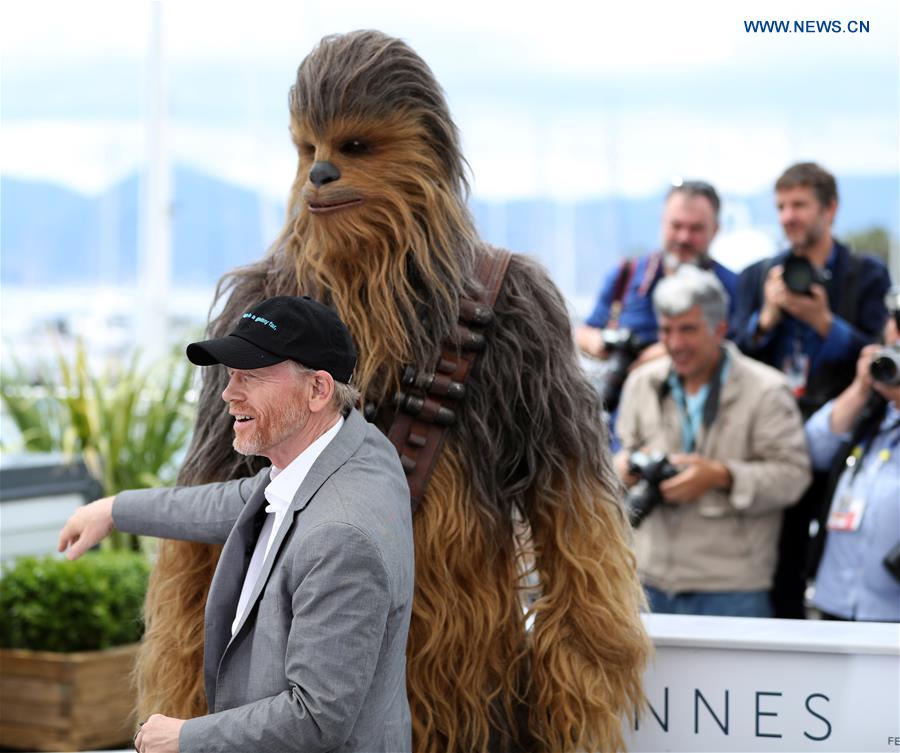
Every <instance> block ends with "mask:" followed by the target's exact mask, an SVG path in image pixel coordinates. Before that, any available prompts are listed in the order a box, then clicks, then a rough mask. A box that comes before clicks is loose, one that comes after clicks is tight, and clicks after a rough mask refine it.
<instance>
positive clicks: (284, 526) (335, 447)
mask: <svg viewBox="0 0 900 753" xmlns="http://www.w3.org/2000/svg"><path fill="white" fill-rule="evenodd" d="M366 426H367V424H366V420H365V419H364V418H363V417H362V415H360V413H359V412H358V411H355V410H353V411H350V415H349V416H347V418H346V419H345V421H344V425H343V426H342V427H341V430H340V431H339V432H338V433H337V435H336V436H335V438H334V439H333V440H331V442H330V443H329V444H328V446H327V447H326V448H325V449H324V450H322V454H321V455H319V457H318V458H316V462H315V463H313V465H312V468H310V469H309V473H307V474H306V478H305V479H303V483H302V484H300V488H299V489H297V493H296V494H295V495H294V500H293V502H291V507H290V509H289V510H288V513H287V515H286V516H285V519H284V521H282V523H281V527H280V528H279V529H278V530H277V531H275V532H274V533H273V534H272V535H273V536H274V540H273V541H272V546H271V548H270V549H269V554H268V556H267V557H266V559H265V562H263V566H262V570H261V571H260V573H259V578H258V579H257V581H256V583H255V584H254V586H253V590H252V591H251V592H250V599H249V601H248V602H247V608H246V609H245V610H244V615H243V617H242V618H241V621H240V623H239V624H238V627H237V630H235V631H234V634H235V635H237V634H238V633H240V632H241V630H242V629H243V627H244V623H245V622H246V621H247V617H248V615H249V614H250V612H251V611H252V610H253V607H254V606H255V605H256V602H257V601H258V600H259V596H260V594H261V593H262V590H263V588H264V587H265V585H266V582H267V581H268V580H269V575H270V574H271V573H272V566H273V564H274V563H275V558H276V557H277V556H278V551H279V550H280V549H281V546H282V544H283V543H284V540H285V538H286V537H287V535H288V532H289V531H290V529H291V528H292V527H293V525H294V519H295V518H296V516H297V514H298V513H299V512H302V510H303V509H304V508H305V507H306V506H307V505H308V504H309V503H310V501H311V500H312V498H313V496H315V493H316V492H317V491H318V490H319V487H320V486H322V484H324V483H325V481H326V480H327V479H328V478H329V477H330V476H331V475H332V474H333V473H334V472H335V471H336V470H337V469H338V468H340V467H341V466H342V465H343V464H344V463H346V462H347V461H348V460H349V459H350V457H351V456H352V455H353V453H354V452H356V450H357V448H358V447H359V446H360V445H361V444H362V441H363V439H364V438H365V434H366ZM264 488H265V487H263V489H264ZM288 518H290V520H288ZM217 574H218V573H217ZM238 593H240V591H238ZM234 603H235V604H237V598H235V602H234Z"/></svg>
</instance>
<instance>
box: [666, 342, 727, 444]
mask: <svg viewBox="0 0 900 753" xmlns="http://www.w3.org/2000/svg"><path fill="white" fill-rule="evenodd" d="M727 361H728V352H727V351H726V350H725V348H721V349H720V351H719V363H718V364H717V365H716V371H715V373H714V374H713V377H712V379H710V381H709V383H708V384H709V387H708V390H707V393H706V399H705V400H704V401H703V413H702V415H703V422H702V426H703V428H704V429H709V427H710V425H711V424H712V422H713V421H715V420H716V414H717V413H718V412H719V394H720V392H721V390H722V373H723V372H724V371H725V366H726V364H727ZM676 378H678V377H676ZM679 381H680V379H679ZM676 403H677V405H678V408H679V410H680V411H681V419H682V421H684V425H685V426H686V427H687V428H688V431H689V432H690V434H689V437H688V441H687V442H686V443H685V452H694V450H695V448H696V446H697V432H695V431H694V427H693V425H692V424H691V418H690V413H689V412H688V407H687V396H686V394H685V392H684V385H683V384H682V385H681V389H680V390H678V391H677V397H676Z"/></svg>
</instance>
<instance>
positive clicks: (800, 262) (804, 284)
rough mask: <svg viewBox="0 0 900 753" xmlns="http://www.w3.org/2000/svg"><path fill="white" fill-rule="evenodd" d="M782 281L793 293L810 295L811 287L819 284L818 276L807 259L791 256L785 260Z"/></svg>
mask: <svg viewBox="0 0 900 753" xmlns="http://www.w3.org/2000/svg"><path fill="white" fill-rule="evenodd" d="M782 279H783V280H784V284H785V285H787V287H788V290H790V291H791V292H792V293H809V290H810V286H811V285H812V284H813V283H814V282H818V275H817V274H816V270H815V268H814V267H813V265H812V264H811V263H810V262H809V261H808V260H807V259H804V258H803V257H802V256H795V255H794V254H791V255H790V256H788V258H787V259H785V260H784V268H783V271H782Z"/></svg>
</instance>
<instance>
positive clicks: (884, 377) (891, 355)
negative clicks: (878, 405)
mask: <svg viewBox="0 0 900 753" xmlns="http://www.w3.org/2000/svg"><path fill="white" fill-rule="evenodd" d="M869 374H871V376H872V379H874V380H875V381H876V382H880V383H881V384H886V385H888V386H893V385H897V384H900V350H898V349H897V348H884V349H882V350H880V351H878V352H877V353H876V354H875V358H873V359H872V363H870V364H869Z"/></svg>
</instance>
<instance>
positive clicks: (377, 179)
mask: <svg viewBox="0 0 900 753" xmlns="http://www.w3.org/2000/svg"><path fill="white" fill-rule="evenodd" d="M291 135H292V137H293V140H294V144H295V146H296V148H297V152H298V156H299V163H298V167H297V177H296V182H295V191H296V192H297V195H299V197H300V206H299V207H298V209H299V211H300V213H301V214H304V213H305V214H308V218H307V221H308V222H309V223H310V227H311V229H312V228H313V227H315V228H317V229H319V230H320V231H322V232H328V231H329V230H331V231H337V232H339V233H340V232H341V230H344V231H351V232H352V229H353V227H354V226H360V227H359V229H361V226H362V225H369V226H370V227H371V226H372V225H376V226H378V225H386V226H395V227H396V225H397V224H398V223H403V222H404V221H405V220H408V219H409V217H404V214H408V213H409V211H410V209H411V208H412V207H415V206H417V205H420V204H422V203H423V202H424V201H425V200H426V195H425V194H426V191H427V188H426V185H427V184H428V183H429V182H431V181H433V180H435V179H436V178H437V177H438V176H437V175H435V174H434V173H435V169H436V168H437V167H438V166H437V165H436V163H435V160H434V158H433V157H432V156H431V155H430V153H429V149H428V144H427V142H426V139H425V138H424V133H423V129H422V128H421V126H419V125H418V124H417V122H416V121H415V120H414V119H410V118H404V117H401V116H397V117H394V118H392V119H390V120H387V121H385V120H366V119H364V118H358V117H355V118H338V119H336V120H334V121H333V122H330V123H328V124H326V126H325V127H324V128H323V129H321V130H319V129H314V128H313V127H312V126H311V125H310V124H309V122H308V121H305V120H304V121H300V122H297V121H293V122H292V124H291ZM392 218H393V219H392Z"/></svg>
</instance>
